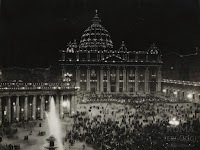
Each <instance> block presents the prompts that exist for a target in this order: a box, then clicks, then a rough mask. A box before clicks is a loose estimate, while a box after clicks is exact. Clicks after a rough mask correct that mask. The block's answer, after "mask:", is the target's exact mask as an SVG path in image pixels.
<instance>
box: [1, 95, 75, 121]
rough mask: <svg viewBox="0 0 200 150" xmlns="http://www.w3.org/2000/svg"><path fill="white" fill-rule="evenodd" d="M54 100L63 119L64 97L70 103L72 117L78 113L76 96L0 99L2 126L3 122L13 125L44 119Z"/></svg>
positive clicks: (33, 96) (28, 96) (6, 97)
mask: <svg viewBox="0 0 200 150" xmlns="http://www.w3.org/2000/svg"><path fill="white" fill-rule="evenodd" d="M52 97H53V98H54V101H55V106H56V110H57V112H58V113H59V116H60V117H61V118H62V117H63V115H64V112H63V101H65V100H66V99H64V97H68V98H67V99H68V100H69V101H70V110H69V113H70V114H71V115H73V114H75V113H76V111H77V110H76V105H77V102H76V101H77V98H76V95H75V94H66V95H17V96H16V95H15V96H7V95H5V96H3V95H1V97H0V125H1V124H2V123H3V122H8V123H13V122H20V121H25V120H36V119H44V118H45V111H47V112H48V111H49V108H50V100H51V98H52Z"/></svg>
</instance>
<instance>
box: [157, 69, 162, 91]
mask: <svg viewBox="0 0 200 150" xmlns="http://www.w3.org/2000/svg"><path fill="white" fill-rule="evenodd" d="M161 79H162V76H161V68H160V67H159V68H158V79H157V90H156V91H157V92H158V93H160V92H161Z"/></svg>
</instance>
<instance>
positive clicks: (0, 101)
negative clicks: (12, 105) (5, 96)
mask: <svg viewBox="0 0 200 150" xmlns="http://www.w3.org/2000/svg"><path fill="white" fill-rule="evenodd" d="M1 103H2V100H1V97H0V126H1V125H2V121H3V120H2V105H1Z"/></svg>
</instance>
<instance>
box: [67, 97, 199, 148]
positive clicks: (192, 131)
mask: <svg viewBox="0 0 200 150" xmlns="http://www.w3.org/2000/svg"><path fill="white" fill-rule="evenodd" d="M91 105H92V106H91ZM91 105H88V104H80V108H79V113H78V114H77V115H76V116H75V117H74V125H73V129H72V131H70V132H69V133H68V138H69V139H70V140H71V141H73V142H74V141H76V140H80V141H85V142H86V143H87V144H90V145H92V146H94V147H95V148H96V149H99V148H100V149H102V150H104V149H113V150H114V149H115V150H144V149H148V150H161V149H170V148H173V149H180V148H181V149H188V150H189V149H190V150H193V149H194V150H196V149H198V145H199V144H200V128H199V126H200V122H199V106H198V105H197V104H192V103H163V102H159V103H154V102H146V101H145V102H144V103H143V104H142V105H141V104H139V103H138V104H137V103H134V104H132V105H129V103H128V104H127V103H125V104H113V103H112V104H111V103H96V104H94V103H92V104H91ZM174 118H175V121H178V123H179V124H178V126H175V125H172V124H170V123H169V122H170V120H172V119H174Z"/></svg>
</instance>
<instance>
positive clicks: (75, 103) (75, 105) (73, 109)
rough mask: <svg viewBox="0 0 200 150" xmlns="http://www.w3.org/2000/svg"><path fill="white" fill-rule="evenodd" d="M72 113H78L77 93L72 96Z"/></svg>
mask: <svg viewBox="0 0 200 150" xmlns="http://www.w3.org/2000/svg"><path fill="white" fill-rule="evenodd" d="M70 113H71V115H74V114H76V113H77V97H76V96H75V95H72V96H71V112H70Z"/></svg>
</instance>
